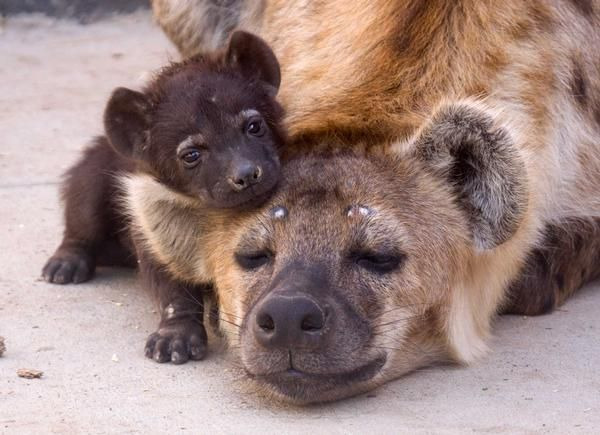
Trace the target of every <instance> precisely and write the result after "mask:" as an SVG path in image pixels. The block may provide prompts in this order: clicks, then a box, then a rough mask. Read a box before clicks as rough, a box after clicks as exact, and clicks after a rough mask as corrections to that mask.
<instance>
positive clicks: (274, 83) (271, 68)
mask: <svg viewBox="0 0 600 435" xmlns="http://www.w3.org/2000/svg"><path fill="white" fill-rule="evenodd" d="M225 58H226V61H227V63H228V64H229V65H230V66H232V67H234V68H235V69H237V70H238V71H240V72H241V74H242V75H243V76H245V77H247V78H248V79H249V80H253V79H258V80H260V81H261V82H263V83H264V84H265V85H267V89H268V90H269V93H270V94H271V95H273V96H275V95H277V92H278V91H279V85H280V84H281V71H280V69H279V62H278V61H277V57H276V56H275V53H273V50H271V47H269V45H268V44H267V43H266V42H265V41H263V40H262V39H261V38H259V37H258V36H256V35H253V34H252V33H249V32H245V31H243V30H238V31H236V32H234V33H233V35H231V38H230V40H229V46H228V48H227V54H226V56H225Z"/></svg>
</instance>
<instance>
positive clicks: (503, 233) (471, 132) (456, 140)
mask: <svg viewBox="0 0 600 435" xmlns="http://www.w3.org/2000/svg"><path fill="white" fill-rule="evenodd" d="M413 145H414V148H413V150H414V151H413V152H414V153H415V154H416V157H417V158H418V159H420V160H421V161H422V162H424V163H425V166H426V167H428V168H430V169H431V170H432V171H433V172H434V173H435V174H437V175H439V176H441V177H443V178H444V182H445V183H450V184H451V185H452V187H453V189H454V191H455V193H456V195H457V201H458V203H459V204H460V206H461V207H462V208H463V209H464V210H465V212H466V216H467V217H468V219H469V224H470V228H471V232H472V236H473V239H474V242H475V245H476V246H477V247H478V248H480V249H492V248H494V247H496V246H498V245H500V244H502V243H504V242H505V241H507V240H508V239H510V238H511V237H512V236H513V234H514V233H515V232H516V231H517V229H518V227H519V224H520V222H521V219H522V217H523V215H524V213H525V210H526V209H527V178H526V173H525V165H524V162H523V160H522V158H521V156H520V155H519V152H518V150H517V149H516V147H515V144H514V142H513V139H512V138H511V135H510V134H509V132H508V131H507V130H506V128H505V127H504V126H502V125H501V124H500V123H499V122H498V120H497V119H495V118H494V116H493V115H492V114H491V113H489V112H488V111H487V110H486V109H483V108H482V107H481V106H479V105H478V104H475V103H468V102H466V103H463V102H461V103H455V104H446V105H443V106H441V107H440V108H439V109H438V110H436V111H435V113H434V114H433V116H432V117H431V118H430V120H429V121H428V122H427V123H426V125H425V126H424V127H423V128H422V129H421V130H420V132H419V133H417V136H416V139H415V142H414V144H413Z"/></svg>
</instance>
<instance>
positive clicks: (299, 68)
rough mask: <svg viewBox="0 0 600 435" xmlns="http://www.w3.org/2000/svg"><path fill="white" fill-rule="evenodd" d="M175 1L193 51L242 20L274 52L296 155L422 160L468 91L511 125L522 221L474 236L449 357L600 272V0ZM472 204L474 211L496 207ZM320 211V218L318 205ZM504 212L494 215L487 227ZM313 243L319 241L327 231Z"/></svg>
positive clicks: (449, 322)
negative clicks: (422, 147) (428, 137)
mask: <svg viewBox="0 0 600 435" xmlns="http://www.w3.org/2000/svg"><path fill="white" fill-rule="evenodd" d="M166 4H167V2H161V1H155V4H154V5H155V10H156V12H157V16H158V18H159V22H160V23H161V24H162V26H163V28H165V30H166V31H167V33H168V34H169V35H170V36H171V38H172V39H173V40H174V41H175V42H176V44H177V45H178V46H179V47H180V49H181V50H182V52H184V53H190V52H193V51H196V50H203V49H205V48H207V47H211V46H214V45H219V44H220V43H221V42H222V41H225V40H226V39H227V34H228V32H229V31H230V30H229V29H231V28H235V27H242V28H246V29H249V30H251V31H254V32H257V33H258V34H260V35H261V36H262V37H263V38H265V39H266V40H267V41H268V42H269V43H270V44H271V46H272V47H273V49H274V51H275V53H276V54H277V56H278V58H279V59H280V62H281V66H282V77H283V81H282V86H281V93H280V99H281V102H282V104H283V106H284V108H285V109H286V113H287V115H286V124H287V127H288V128H289V131H290V133H291V138H292V142H293V143H292V146H290V149H295V150H297V151H301V152H302V153H305V152H306V150H307V149H321V148H326V149H335V150H340V149H348V148H353V149H354V150H355V151H356V150H357V149H358V150H362V149H368V150H370V152H369V153H368V154H370V155H373V156H374V155H376V154H378V153H379V152H380V151H381V150H383V151H384V152H388V153H400V154H402V153H410V152H414V147H415V145H414V144H415V143H419V141H418V140H416V139H415V138H416V137H420V136H419V135H420V134H421V133H422V132H423V129H426V128H427V127H424V125H425V126H426V125H431V120H432V119H435V116H433V118H432V117H430V115H429V114H430V113H432V112H435V110H436V109H435V108H437V107H439V106H440V103H441V102H442V101H453V100H457V99H463V98H469V99H471V101H473V100H477V101H479V103H475V105H476V106H478V105H481V106H482V111H483V112H485V113H487V114H488V115H489V116H490V117H491V118H492V119H493V120H494V122H495V123H499V124H500V125H502V128H503V129H504V131H506V132H507V134H508V135H509V136H510V138H511V143H512V145H511V146H512V148H511V149H514V150H516V151H515V153H514V154H513V156H517V157H518V158H517V161H521V162H522V163H523V164H522V166H519V168H520V169H519V171H520V174H521V176H522V177H524V178H523V179H522V180H521V182H522V185H523V186H524V191H523V192H522V195H524V196H525V199H524V200H523V199H521V200H520V201H519V204H520V206H521V207H522V208H520V209H519V210H520V211H521V212H522V215H520V217H519V219H518V220H517V221H518V225H517V227H516V228H513V230H514V232H509V233H507V234H508V236H506V237H505V238H500V239H498V240H500V241H501V243H493V244H486V243H480V242H481V241H477V237H474V236H475V235H476V233H475V231H474V228H473V227H469V230H470V231H471V233H472V234H471V236H472V240H473V241H474V243H473V246H472V250H471V251H470V254H469V256H468V258H465V259H464V260H465V261H466V264H467V265H468V273H467V275H465V276H463V277H462V278H461V279H460V280H459V282H458V283H453V284H452V287H451V290H448V293H447V294H446V295H445V297H446V299H445V305H444V307H445V308H444V310H443V312H444V313H445V314H444V316H443V320H442V321H441V326H440V328H439V329H437V331H439V334H440V337H441V341H443V342H444V343H446V344H447V345H448V349H446V351H445V352H444V355H446V356H447V355H449V356H451V357H452V358H454V359H456V360H458V361H462V362H470V361H472V360H473V359H475V358H477V356H479V355H481V353H482V351H483V350H484V349H485V345H484V343H485V339H486V336H487V335H488V334H489V328H490V322H491V319H492V318H493V316H494V314H495V313H497V312H498V311H501V310H502V309H504V310H505V311H508V312H522V313H529V314H538V313H542V312H546V311H548V310H551V309H552V308H554V307H555V306H556V305H557V304H559V303H561V302H562V301H563V300H564V299H565V298H566V297H567V296H568V295H570V294H571V293H572V292H573V291H574V290H575V289H577V288H578V287H579V286H580V285H581V284H582V283H583V282H585V281H587V280H588V279H590V278H592V277H595V276H596V275H597V272H598V268H597V261H596V260H597V258H598V253H599V251H600V250H599V249H598V245H599V243H598V241H599V240H598V237H597V235H598V232H599V226H598V221H597V218H598V217H599V214H600V202H599V201H598V199H597V194H596V192H597V190H598V188H599V187H600V178H599V177H600V175H599V174H600V152H599V150H598V148H599V147H598V145H599V142H600V139H599V138H600V54H599V53H598V50H597V47H599V46H600V2H598V1H582V0H578V1H575V0H572V1H567V0H565V1H558V0H538V1H536V0H533V1H525V0H520V1H516V0H512V1H510V0H509V1H507V2H492V1H475V0H459V1H455V2H442V1H407V0H398V1H391V2H390V1H384V0H374V1H370V2H361V3H360V4H358V3H356V4H353V5H352V7H351V8H350V7H348V4H347V2H342V1H339V0H332V1H329V2H312V1H284V0H281V1H277V0H273V1H266V2H242V1H233V2H229V3H228V4H227V5H226V6H223V7H222V8H220V9H210V8H208V5H210V4H213V3H212V2H207V1H203V0H187V1H184V0H182V1H173V2H168V5H166ZM207 8H208V9H207ZM209 9H210V11H211V12H210V13H209V14H208V15H207V11H208V10H209ZM217 11H225V12H224V13H225V15H219V16H220V17H223V20H224V21H222V22H221V23H222V24H223V25H219V26H215V27H214V28H213V30H210V28H209V30H208V31H205V32H204V33H202V32H199V31H198V32H197V31H194V30H193V29H198V28H202V23H203V21H204V20H205V19H206V18H207V17H210V16H211V14H215V13H217V14H220V13H221V12H217ZM185 29H187V30H185ZM190 29H192V30H191V31H190ZM204 29H205V30H206V29H207V28H206V27H204ZM208 36H210V37H208ZM435 113H437V112H435ZM454 125H455V126H456V125H461V123H460V122H458V124H456V123H455V124H454ZM442 137H447V136H443V135H442ZM408 138H412V139H410V140H407V139H408ZM470 142H471V141H470V140H467V141H466V143H470ZM458 149H462V148H461V147H459V148H458ZM490 149H493V147H492V148H490ZM490 152H491V151H490ZM453 156H454V157H457V155H455V154H454V155H453ZM458 157H460V155H459V156H458ZM462 157H464V156H462ZM410 161H411V162H413V163H414V161H413V160H410ZM460 161H461V162H463V163H464V165H463V166H459V167H457V168H458V169H456V170H458V171H459V173H461V171H463V172H466V173H471V171H474V173H477V164H475V163H474V162H473V161H470V160H469V159H464V158H461V159H460ZM415 165H416V166H417V167H419V165H418V164H417V163H415ZM339 172H340V173H342V171H341V170H340V171H339ZM343 173H344V174H345V173H346V172H343ZM369 173H371V174H372V173H373V172H372V171H370V172H369ZM347 176H348V177H350V176H349V175H347ZM330 181H331V182H332V183H333V181H332V180H330ZM505 181H506V180H504V179H502V178H501V177H498V178H497V179H496V182H497V183H503V182H505ZM321 184H322V183H321ZM334 184H335V183H334ZM488 193H489V192H488ZM411 198H412V200H414V201H416V200H417V199H416V198H415V197H411ZM478 198H479V199H481V200H483V198H482V197H478ZM163 199H164V198H163ZM492 199H493V198H492ZM471 205H472V208H471V209H470V211H467V212H466V214H465V216H466V217H469V216H471V213H472V212H474V211H478V210H479V211H480V212H481V211H482V210H486V209H487V207H489V205H485V204H483V203H474V204H471ZM442 209H443V207H442ZM186 210H187V212H189V208H187V209H186ZM489 210H494V207H492V208H490V209H489ZM489 210H488V211H489ZM434 211H435V210H434V209H432V213H433V212H434ZM313 212H314V213H315V216H314V217H313V218H314V219H313V220H314V221H317V220H318V219H317V213H318V210H313ZM148 213H150V212H149V211H148ZM141 214H142V215H143V214H144V212H141ZM497 218H499V216H497V215H494V214H493V212H492V214H490V215H488V216H487V218H486V219H488V220H489V221H490V222H493V221H494V220H495V219H497ZM304 219H305V221H311V216H304ZM465 219H466V220H467V221H469V219H467V218H465ZM198 228H201V226H199V227H198ZM198 228H197V229H195V230H194V231H195V234H198V232H199V231H200V229H198ZM179 231H182V232H185V231H184V230H179ZM440 231H442V232H443V231H446V227H443V226H440ZM286 234H287V236H288V237H289V238H290V239H291V240H296V239H295V238H294V237H292V235H291V233H286ZM305 236H306V237H308V238H309V239H310V238H312V237H314V238H315V244H316V243H317V240H318V239H317V237H318V236H317V235H316V233H315V234H311V233H310V232H309V233H307V234H306V235H305ZM227 237H230V236H227ZM227 237H226V239H227ZM231 237H233V236H231ZM149 238H150V239H152V236H149ZM236 240H237V239H236ZM230 242H231V243H233V241H231V240H230ZM212 243H213V244H212V245H211V241H210V240H209V241H208V242H207V246H215V243H216V241H215V240H212ZM298 243H299V242H298ZM181 249H183V251H185V252H188V251H187V248H185V249H184V248H181ZM209 251H210V249H209V250H208V251H207V252H209ZM227 258H228V257H226V258H225V260H222V262H221V263H219V266H218V267H216V266H215V268H214V269H213V270H212V272H213V273H214V275H211V276H209V278H212V279H215V280H217V281H218V283H217V284H218V285H217V286H218V293H219V296H220V297H222V296H223V295H227V294H231V293H235V291H234V289H236V288H237V287H236V286H238V285H239V284H240V283H239V282H238V281H236V280H235V279H232V278H219V277H218V276H217V275H219V276H225V277H230V276H231V275H230V272H231V271H232V270H235V269H234V268H235V267H236V266H235V264H234V260H233V256H232V259H231V261H230V260H228V259H227ZM164 260H165V261H166V262H172V263H173V264H175V265H176V266H172V267H173V268H174V269H177V271H178V272H177V273H180V272H181V271H182V270H184V269H186V264H185V263H186V261H187V260H185V261H182V257H181V256H178V255H174V256H173V257H172V258H167V257H165V258H164ZM196 266H197V264H196ZM436 266H437V267H443V265H442V264H436ZM420 270H421V271H425V270H426V269H423V268H422V269H420ZM193 271H194V273H193V274H192V277H195V278H196V279H199V280H201V279H205V278H207V275H206V272H207V271H206V270H204V269H202V268H200V267H195V268H193ZM523 271H524V272H523ZM423 273H425V272H423ZM209 275H210V274H209ZM221 300H222V301H223V300H228V299H227V297H225V298H223V297H222V299H221ZM238 314H239V313H238ZM224 315H225V314H224ZM229 320H230V321H232V320H233V319H229ZM430 321H431V322H432V324H433V323H436V322H439V318H437V317H436V316H433V317H430ZM402 346H403V345H402V344H401V345H400V348H402ZM406 346H409V345H408V344H406ZM404 350H405V351H406V352H407V354H410V352H409V351H408V347H407V348H405V349H404ZM409 365H410V364H409ZM410 366H411V367H412V368H414V367H416V366H418V363H415V364H412V365H410ZM315 367H316V366H315ZM313 368H314V367H313ZM319 368H320V367H317V369H319ZM404 371H405V370H398V371H397V374H399V373H402V372H404ZM315 373H316V372H315Z"/></svg>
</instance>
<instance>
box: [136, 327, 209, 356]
mask: <svg viewBox="0 0 600 435" xmlns="http://www.w3.org/2000/svg"><path fill="white" fill-rule="evenodd" d="M206 342H207V337H206V330H205V329H204V325H202V323H200V322H199V321H195V320H186V321H181V322H178V323H174V324H170V325H168V326H163V327H161V328H159V330H158V331H156V332H155V333H153V334H150V336H149V337H148V340H147V341H146V350H145V353H146V357H148V358H152V359H153V360H154V361H156V362H159V363H164V362H169V361H170V362H172V363H173V364H183V363H185V362H187V361H188V360H190V359H192V360H201V359H203V358H204V357H205V356H206V352H207V344H206Z"/></svg>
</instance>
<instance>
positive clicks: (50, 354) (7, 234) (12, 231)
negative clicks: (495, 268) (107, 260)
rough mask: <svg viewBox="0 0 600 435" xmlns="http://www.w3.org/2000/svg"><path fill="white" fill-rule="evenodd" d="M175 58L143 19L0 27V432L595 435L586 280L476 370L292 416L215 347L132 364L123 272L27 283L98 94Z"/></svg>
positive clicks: (499, 332) (595, 378) (503, 340)
mask: <svg viewBox="0 0 600 435" xmlns="http://www.w3.org/2000/svg"><path fill="white" fill-rule="evenodd" d="M175 57H176V55H175V51H174V49H173V48H172V47H171V46H170V45H169V43H168V42H167V41H166V39H165V38H164V36H163V35H162V33H161V32H160V31H159V29H158V28H156V27H155V26H154V25H153V24H152V21H151V18H150V15H149V13H148V12H138V13H136V14H134V15H131V16H127V17H116V18H111V19H109V20H105V21H100V22H97V23H94V24H91V25H88V26H81V25H78V24H76V23H72V22H66V21H52V20H51V19H48V18H43V17H35V16H21V17H17V18H9V19H7V20H5V21H4V23H3V24H2V27H1V28H0V336H4V337H5V339H6V347H7V350H6V353H5V355H4V356H3V357H2V358H0V433H8V434H12V433H19V434H21V433H36V434H38V433H260V434H268V433H309V432H310V433H327V434H331V433H334V434H335V433H472V432H475V433H559V434H565V433H575V434H579V433H581V434H584V433H585V434H593V433H600V370H598V366H599V365H600V337H599V333H600V317H599V314H600V291H598V288H597V287H598V285H596V286H589V287H588V288H586V289H585V290H583V291H582V292H580V293H579V294H578V295H577V296H576V297H574V298H573V299H572V300H571V301H569V302H568V303H567V304H566V305H565V306H564V307H563V309H561V310H559V311H557V312H555V313H554V314H552V315H548V316H543V317H538V318H525V317H503V318H501V319H499V320H498V322H497V324H496V327H495V338H494V339H493V340H492V342H491V343H490V345H491V349H492V351H491V352H490V354H489V355H488V357H487V358H485V359H484V360H483V361H481V362H480V363H479V364H477V365H475V366H472V367H469V368H463V367H434V368H429V369H424V370H420V371H418V372H416V373H414V374H412V375H409V376H406V377H405V378H403V379H399V380H397V381H395V382H392V383H390V384H388V385H386V386H384V387H383V388H380V389H379V390H376V391H374V392H373V393H372V394H367V395H363V396H360V397H357V398H353V399H349V400H345V401H341V402H338V403H334V404H329V405H324V406H312V407H304V408H294V407H287V406H282V405H278V404H277V403H273V402H272V401H269V400H268V399H266V398H261V397H258V396H256V395H255V394H254V393H253V392H252V391H251V390H249V389H248V388H247V386H246V385H245V384H244V382H243V380H242V375H241V373H240V370H239V367H238V366H237V364H236V362H235V361H234V360H233V359H232V358H229V357H228V354H227V352H226V351H215V352H213V353H212V354H211V356H210V357H209V358H208V359H207V360H205V361H201V362H194V363H189V364H186V365H184V366H172V365H159V364H156V363H154V362H152V361H149V360H147V359H145V358H144V356H143V344H144V340H145V338H146V336H147V335H148V334H149V333H150V332H152V331H153V328H154V326H155V325H156V321H157V314H156V313H155V312H154V311H153V308H154V307H153V304H152V302H151V300H150V298H149V297H148V296H147V295H146V294H144V292H143V291H142V289H141V288H140V287H139V285H138V284H137V282H136V279H135V274H134V273H133V272H129V271H122V270H121V271H114V270H113V271H111V270H100V271H99V273H98V276H97V278H96V279H95V280H93V281H92V282H90V283H88V284H84V285H78V286H66V287H61V286H55V285H49V284H46V283H44V282H42V281H40V280H39V272H40V269H41V267H42V265H43V263H44V261H45V260H46V258H47V257H48V256H49V255H50V254H51V253H52V252H53V250H54V248H55V247H56V245H57V244H58V242H59V241H60V235H61V231H62V223H61V206H60V203H59V199H58V182H59V180H60V174H61V173H62V172H63V171H64V170H65V169H66V168H67V167H68V166H69V165H70V164H72V163H73V161H74V160H75V159H76V158H77V156H78V152H79V150H80V149H81V148H82V147H83V146H84V145H85V144H86V142H87V141H88V140H89V138H90V137H91V136H92V135H94V134H99V133H101V113H102V110H103V106H104V103H105V101H106V99H107V97H108V95H109V93H110V91H111V89H112V88H114V87H116V86H119V85H126V86H136V85H139V83H140V77H142V76H143V75H144V73H145V72H146V71H148V70H151V69H152V68H155V67H157V66H159V65H161V64H163V63H165V62H166V61H167V60H168V59H169V58H175ZM20 368H33V369H38V370H42V371H43V372H44V375H43V377H42V379H33V380H27V379H22V378H19V377H17V375H16V371H17V369H20Z"/></svg>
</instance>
